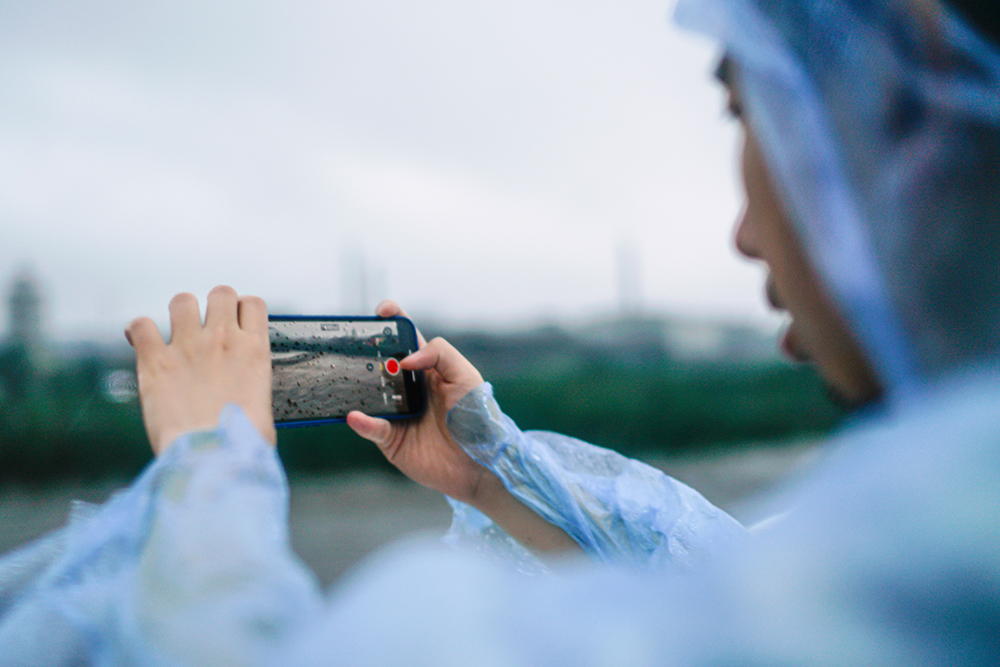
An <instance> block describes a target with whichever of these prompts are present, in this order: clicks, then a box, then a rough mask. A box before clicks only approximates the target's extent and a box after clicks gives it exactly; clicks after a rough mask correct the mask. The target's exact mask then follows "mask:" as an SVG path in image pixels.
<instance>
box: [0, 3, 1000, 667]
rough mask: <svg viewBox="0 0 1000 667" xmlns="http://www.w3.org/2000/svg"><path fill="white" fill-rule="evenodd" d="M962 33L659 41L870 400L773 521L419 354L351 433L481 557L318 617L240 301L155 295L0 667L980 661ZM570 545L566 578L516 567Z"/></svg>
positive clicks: (973, 118) (816, 322)
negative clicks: (516, 419) (428, 491)
mask: <svg viewBox="0 0 1000 667" xmlns="http://www.w3.org/2000/svg"><path fill="white" fill-rule="evenodd" d="M980 10H981V7H980V6H979V5H976V4H975V3H971V2H969V3H961V4H960V3H958V2H957V1H956V2H952V3H950V4H940V3H938V2H936V1H935V0H869V1H867V2H858V1H856V0H681V2H680V3H679V4H678V8H677V18H678V21H679V22H681V23H682V24H683V25H686V26H688V27H693V28H696V29H700V30H702V31H704V32H708V33H709V34H711V35H714V36H715V37H716V38H718V39H719V41H720V42H721V43H722V45H723V47H724V50H725V54H726V55H725V58H724V60H723V65H722V67H721V68H720V75H721V78H722V79H723V80H724V82H725V83H726V85H727V86H729V89H730V96H731V100H730V108H731V109H732V110H733V112H734V113H735V114H736V115H737V116H738V117H739V118H740V120H741V123H742V124H743V125H744V127H745V130H746V132H745V145H744V148H743V153H742V155H743V157H742V163H743V174H744V185H745V188H746V194H747V206H746V210H745V212H744V215H743V217H742V220H741V221H740V223H739V226H738V230H737V234H736V239H737V246H738V248H739V249H740V250H741V251H742V252H744V253H745V254H747V255H749V256H751V257H754V258H757V259H759V260H760V261H762V262H763V263H764V264H765V265H766V267H767V269H768V271H769V279H768V294H769V298H770V299H771V301H772V302H773V303H774V304H775V305H776V306H778V307H782V308H786V309H788V311H789V312H790V313H791V315H792V318H793V320H792V324H791V326H790V328H789V330H788V332H787V333H786V334H785V335H784V338H783V343H782V344H783V346H784V347H785V349H786V350H788V351H789V352H790V353H791V354H793V355H795V356H796V357H808V358H811V359H813V360H814V362H815V363H816V365H817V367H818V369H819V370H820V372H821V373H822V374H823V375H824V377H826V379H827V380H828V381H829V382H830V383H831V385H832V386H834V387H835V388H837V389H838V390H839V391H840V392H841V393H842V394H844V396H845V397H846V398H848V399H850V400H852V401H855V402H858V403H861V404H865V406H866V407H865V408H864V409H862V410H861V411H859V413H858V414H857V415H856V417H855V418H854V420H853V423H852V424H850V425H849V426H847V427H846V428H845V429H844V430H843V431H842V433H840V434H839V435H838V436H836V437H835V438H834V440H833V442H832V443H831V445H830V446H831V452H830V455H829V457H828V460H827V461H826V462H825V465H824V466H822V467H821V468H820V469H818V470H816V471H815V472H813V473H812V474H811V475H810V476H808V477H806V478H805V479H802V480H800V481H799V482H798V483H797V484H796V485H794V486H793V487H792V488H790V489H788V490H786V491H785V492H784V493H783V497H782V498H780V499H776V501H775V502H776V504H779V505H780V506H782V507H787V508H790V509H789V511H788V512H787V513H786V514H785V515H784V517H783V518H782V519H781V520H779V521H777V522H774V523H772V524H770V525H769V526H767V527H765V528H763V529H762V530H760V531H756V532H753V533H747V532H746V531H744V530H742V529H741V528H740V527H739V526H738V525H736V524H735V522H734V521H732V520H731V519H729V518H728V517H727V516H725V515H724V514H723V513H721V512H719V511H718V510H716V509H714V508H712V507H711V506H710V505H708V503H707V502H705V501H704V499H702V498H701V497H700V496H698V495H697V494H695V493H694V492H693V491H690V490H689V489H687V488H686V487H683V485H679V484H678V483H676V482H674V481H673V480H670V479H669V478H667V477H665V476H662V475H660V474H658V473H655V471H651V470H650V469H649V468H646V467H644V466H642V465H641V464H638V463H636V462H632V461H629V460H627V459H624V458H622V457H619V456H617V455H614V454H612V453H610V452H606V451H604V450H599V449H597V448H593V447H591V446H589V445H586V444H584V443H580V442H578V441H573V440H570V439H568V438H564V437H562V436H558V435H555V434H547V433H524V432H522V431H520V430H519V429H518V428H517V427H516V425H514V424H513V423H512V422H511V421H510V420H509V419H507V418H506V417H505V416H504V415H503V413H502V412H501V411H500V408H499V406H498V405H497V403H496V401H495V400H494V399H493V398H492V395H491V392H490V388H489V385H488V384H486V383H483V382H482V378H481V377H480V376H479V374H478V372H477V371H476V370H475V369H474V368H473V367H471V365H469V364H468V362H467V361H465V360H464V359H463V358H462V357H461V355H460V354H459V353H458V352H457V351H456V350H454V348H452V347H451V346H450V345H448V344H447V343H446V342H445V341H442V340H434V341H431V342H429V343H427V344H426V345H424V346H422V347H421V349H420V350H419V351H418V352H416V353H415V354H414V355H412V356H411V357H409V358H407V359H406V360H405V362H404V364H403V365H404V366H405V367H408V368H422V369H425V370H426V371H427V373H428V376H429V378H430V386H431V391H432V393H431V405H430V409H429V411H428V413H427V415H426V416H425V417H424V418H422V419H421V420H420V421H418V422H415V423H411V424H408V425H390V424H388V423H387V422H382V421H379V420H375V419H371V418H369V417H366V416H365V415H362V414H360V413H352V415H351V416H350V417H349V424H350V425H351V427H352V428H354V429H355V430H356V431H358V432H359V433H360V434H361V435H363V436H364V437H367V438H369V439H371V440H373V441H374V442H375V443H376V444H377V445H378V446H379V447H380V448H381V449H382V451H383V452H384V453H385V454H386V456H387V457H388V458H389V459H390V460H391V461H392V462H393V463H395V464H396V465H397V466H398V467H399V468H400V469H401V470H403V471H404V472H406V473H407V474H408V475H410V476H411V477H413V478H414V479H416V480H417V481H419V482H421V483H423V484H426V485H428V486H431V487H433V488H437V489H439V490H441V491H443V492H445V493H448V494H450V495H451V496H452V498H454V499H455V508H456V512H455V513H456V525H455V526H453V529H452V533H451V536H452V538H454V541H456V542H463V541H464V540H469V541H471V543H472V544H475V545H477V546H478V548H479V551H470V550H467V549H448V548H446V547H443V546H441V545H437V544H427V543H408V544H402V545H398V546H396V547H394V548H392V549H390V550H389V551H387V552H385V553H383V554H381V555H380V556H378V557H377V558H376V559H374V560H373V561H372V562H370V563H369V564H367V565H366V566H364V567H363V568H362V569H361V570H359V571H358V572H357V573H355V574H354V575H353V576H352V577H351V578H350V579H349V580H347V581H345V582H342V583H341V584H340V585H339V586H338V587H336V588H335V589H334V590H333V591H331V593H330V594H329V595H328V596H326V595H324V594H323V593H322V592H321V591H319V589H318V586H317V584H316V582H315V578H314V577H312V576H311V574H310V573H309V572H308V570H306V568H304V567H303V566H302V565H301V564H300V563H299V562H298V561H297V560H296V559H295V557H294V555H293V554H292V552H291V550H290V549H289V547H288V536H287V527H286V525H285V521H286V509H285V501H286V493H287V489H286V487H285V484H284V478H283V475H282V472H281V468H280V465H279V463H278V461H277V459H276V456H275V454H274V449H273V447H272V445H273V443H274V431H273V424H272V423H271V421H270V399H269V393H268V390H269V387H268V379H269V376H268V343H267V334H266V326H265V322H266V317H265V315H266V310H265V307H264V304H263V303H262V302H261V301H260V300H259V299H256V298H254V297H240V296H238V295H237V294H236V292H235V291H233V290H232V289H230V288H217V289H215V290H213V291H212V292H211V293H210V294H209V297H208V304H207V309H206V317H205V321H204V323H203V322H202V321H201V318H200V314H199V310H198V306H197V302H196V300H195V299H194V297H193V296H191V295H179V296H178V297H176V298H175V299H174V300H173V301H172V302H171V304H170V315H171V328H172V336H171V341H170V343H169V344H166V343H164V341H163V339H162V338H161V337H160V336H159V333H158V332H157V331H156V329H155V327H153V326H152V323H151V322H150V321H149V320H148V319H139V320H136V321H134V322H133V323H132V324H131V325H129V328H128V336H129V339H130V341H131V342H132V343H133V345H134V346H135V348H136V356H137V370H138V377H139V383H140V393H141V396H142V405H143V419H144V423H145V426H146V429H147V432H148V434H149V437H150V442H151V445H152V447H153V449H154V451H155V452H156V453H157V458H156V460H155V462H154V463H153V464H152V465H151V466H150V468H149V469H147V470H146V471H145V472H144V473H143V475H142V476H141V477H140V478H139V479H138V480H137V481H136V482H135V483H134V484H133V485H132V486H131V487H130V488H129V489H127V490H126V491H124V492H123V493H122V494H121V495H119V496H118V497H116V498H113V499H112V500H111V501H109V502H108V503H107V504H106V505H105V506H103V507H101V508H97V509H92V510H90V511H85V512H79V513H78V515H77V516H75V517H74V519H73V520H72V521H71V523H70V525H69V526H68V527H67V528H66V529H65V530H64V531H63V532H62V533H60V534H59V535H57V536H54V537H53V538H52V539H50V540H49V541H46V542H43V543H41V544H37V545H34V546H30V547H28V548H27V549H26V550H25V551H23V552H21V553H19V554H15V561H13V562H12V561H7V562H6V563H5V565H4V566H2V567H0V574H3V577H4V578H3V581H5V582H7V583H6V584H5V585H4V586H2V587H0V588H2V589H3V590H4V591H5V596H4V598H3V599H2V607H0V613H2V617H0V649H2V651H0V655H3V656H4V657H5V660H6V661H7V662H9V663H11V664H18V665H21V664H25V665H27V664H39V665H44V664H102V665H110V664H142V665H178V664H183V665H203V664H204V665H209V664H211V665H218V664H249V665H253V664H261V665H314V664H327V663H329V662H337V663H341V664H371V665H384V664H393V663H404V664H417V665H419V664H433V665H441V664H469V663H475V664H495V665H523V664H536V665H537V664H545V665H561V664H567V665H568V664H573V665H581V664H582V665H588V664H593V665H599V664H615V665H654V664H655V665H720V664H740V665H756V664H761V665H762V664H802V665H844V664H866V665H868V664H879V665H913V664H921V665H955V664H961V665H993V664H997V662H998V659H1000V536H998V533H997V529H996V526H997V524H998V523H1000V458H998V454H1000V452H998V449H997V445H998V442H1000V413H998V411H997V410H996V405H997V404H998V402H1000V382H998V380H1000V368H998V361H1000V310H998V307H997V306H998V304H997V299H998V298H1000V289H998V288H1000V285H998V282H1000V271H997V263H996V255H997V245H998V244H997V240H998V234H1000V225H998V222H1000V180H998V178H997V176H998V172H1000V86H998V83H1000V54H998V52H997V46H996V42H997V41H1000V39H998V34H997V33H996V32H995V31H994V32H989V33H988V34H990V35H991V37H990V38H989V39H988V38H986V37H985V36H984V33H987V29H988V27H989V26H991V25H992V26H993V27H994V28H995V26H996V24H995V23H994V24H991V23H989V22H988V21H989V14H988V13H980ZM972 26H977V27H972ZM983 26H987V28H984V27H983ZM991 40H992V41H991ZM396 312H399V308H398V306H397V305H395V304H392V303H387V304H383V305H382V306H381V307H380V314H382V315H388V314H393V313H396ZM508 538H511V539H508ZM512 544H516V545H520V546H521V547H527V549H523V550H522V551H511V550H510V549H512V548H513V547H512ZM505 550H507V551H505ZM577 550H578V551H581V552H583V553H584V554H586V555H588V556H590V558H588V557H587V556H577V557H575V558H574V557H569V558H567V559H559V558H547V557H546V558H545V559H544V560H541V559H537V558H535V559H534V560H530V558H534V556H531V552H533V553H536V554H549V553H553V552H555V553H564V552H567V551H568V552H574V551H577ZM483 551H487V552H489V553H503V554H504V558H510V559H512V560H513V563H514V567H511V566H510V565H507V564H502V563H497V562H495V560H491V559H489V558H484V557H483V556H482V552H483ZM529 557H530V558H529ZM595 561H596V562H595ZM538 564H541V565H543V566H544V568H545V570H544V572H542V573H539V569H538V568H537V567H534V566H535V565H538ZM525 569H528V570H529V571H530V572H533V573H536V576H526V574H525V573H524V572H522V570H525Z"/></svg>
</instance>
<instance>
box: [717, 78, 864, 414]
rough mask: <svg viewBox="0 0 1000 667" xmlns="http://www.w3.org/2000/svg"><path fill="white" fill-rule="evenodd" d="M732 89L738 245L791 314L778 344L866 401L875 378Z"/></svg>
mask: <svg viewBox="0 0 1000 667" xmlns="http://www.w3.org/2000/svg"><path fill="white" fill-rule="evenodd" d="M730 95H731V104H730V108H731V110H732V111H733V113H734V115H736V116H737V117H738V118H740V122H741V125H743V130H744V144H743V153H742V167H743V187H744V190H745V195H746V203H745V206H744V209H743V213H742V215H741V216H740V219H739V221H738V223H737V226H736V248H737V249H738V250H739V252H740V253H741V254H743V255H745V256H747V257H749V258H751V259H755V260H760V261H761V262H762V263H763V264H764V265H765V266H766V268H767V270H768V277H767V297H768V301H769V302H770V303H771V304H772V305H773V306H774V307H775V308H777V309H779V310H785V311H787V312H788V313H789V315H791V323H790V324H789V325H788V328H787V329H786V330H785V333H784V335H783V338H782V349H783V350H784V351H785V353H786V354H787V355H788V356H790V357H791V358H793V359H795V360H798V361H812V362H814V363H815V364H816V366H817V367H818V369H819V372H820V374H821V375H822V376H823V377H824V379H825V380H826V381H827V382H828V383H829V384H830V386H831V388H832V389H833V390H834V392H835V393H836V394H838V395H839V396H841V397H842V398H843V399H845V400H847V401H849V402H851V403H864V402H867V401H870V400H872V399H874V398H876V397H877V396H878V395H879V394H880V393H881V388H880V387H879V384H878V381H877V380H876V378H875V375H874V373H873V372H872V370H871V368H870V366H869V365H868V363H867V361H866V359H865V357H864V355H863V354H862V353H861V350H860V348H859V347H858V345H857V343H856V342H855V340H854V339H853V337H852V336H851V334H850V333H849V332H848V330H847V327H846V326H845V324H844V321H843V320H842V319H841V317H840V315H839V313H837V311H836V310H835V309H834V307H833V304H832V303H831V302H830V300H829V299H828V298H827V296H826V295H825V294H824V293H823V290H822V288H821V287H820V284H819V281H818V280H817V278H816V276H815V274H814V272H813V271H812V268H811V267H810V265H809V263H808V261H807V260H806V256H805V253H804V252H803V250H802V247H801V245H800V244H799V242H798V239H797V238H796V236H795V233H794V230H793V229H792V226H791V223H790V221H789V220H788V218H787V216H786V215H785V212H784V209H783V207H782V205H781V202H780V201H779V200H778V196H777V193H776V192H775V189H774V186H773V184H772V182H771V179H770V176H769V174H768V171H767V168H766V165H765V164H764V158H763V155H762V154H761V151H760V146H759V145H758V143H757V139H756V137H755V136H754V134H753V132H752V131H751V130H750V128H749V127H747V125H746V124H745V123H744V122H743V119H742V118H741V117H740V112H739V109H740V107H739V101H738V97H737V92H736V91H735V90H734V89H733V87H732V85H731V84H730Z"/></svg>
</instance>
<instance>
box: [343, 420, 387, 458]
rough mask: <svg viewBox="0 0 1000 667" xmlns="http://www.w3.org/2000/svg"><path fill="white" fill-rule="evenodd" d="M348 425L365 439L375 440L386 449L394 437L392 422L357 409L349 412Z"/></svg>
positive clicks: (381, 447)
mask: <svg viewBox="0 0 1000 667" xmlns="http://www.w3.org/2000/svg"><path fill="white" fill-rule="evenodd" d="M347 425H348V426H350V427H351V429H352V430H353V431H354V432H355V433H357V434H358V435H360V436H361V437H362V438H364V439H365V440H371V441H372V442H374V443H375V444H376V445H378V447H379V449H384V448H385V446H386V445H388V444H389V441H390V440H391V439H392V424H390V423H389V422H388V421H386V420H385V419H378V418H376V417H369V416H368V415H366V414H365V413H363V412H358V411H357V410H354V411H352V412H350V413H348V415H347Z"/></svg>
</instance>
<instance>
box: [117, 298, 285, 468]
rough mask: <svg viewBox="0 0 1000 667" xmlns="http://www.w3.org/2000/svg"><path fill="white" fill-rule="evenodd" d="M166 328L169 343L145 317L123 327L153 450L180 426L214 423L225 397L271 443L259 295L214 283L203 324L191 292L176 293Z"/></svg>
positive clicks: (184, 429)
mask: <svg viewBox="0 0 1000 667" xmlns="http://www.w3.org/2000/svg"><path fill="white" fill-rule="evenodd" d="M170 329H171V335H170V343H169V344H167V343H165V342H164V341H163V337H162V336H161V335H160V332H159V330H158V329H157V328H156V325H155V324H154V323H153V321H152V320H151V319H150V318H148V317H140V318H137V319H135V320H133V321H132V322H131V323H129V325H128V327H127V328H126V329H125V337H126V338H127V339H128V341H129V343H130V344H131V345H132V347H134V348H135V357H136V375H137V377H138V381H139V401H140V403H141V405H142V420H143V423H144V424H145V426H146V434H147V435H148V436H149V443H150V445H151V446H152V447H153V453H154V454H156V455H159V454H160V453H161V452H163V450H165V449H166V448H167V447H168V446H169V445H170V444H171V443H172V442H173V441H174V440H176V439H177V438H178V437H179V436H181V435H183V434H184V433H188V432H191V431H200V430H207V429H212V428H215V427H216V426H217V424H218V420H219V414H220V413H221V412H222V408H223V407H224V406H225V405H226V404H227V403H234V404H236V405H238V406H239V407H241V408H242V409H243V411H244V412H245V413H246V415H247V417H248V418H249V419H250V421H251V423H253V424H254V426H256V427H257V429H258V430H259V431H260V433H261V435H262V436H264V438H265V439H267V440H268V441H270V442H271V443H272V444H274V442H275V439H276V438H275V431H274V419H273V417H272V413H271V347H270V342H269V340H268V333H267V306H266V305H264V301H263V300H261V299H260V298H258V297H254V296H238V295H237V294H236V292H235V290H233V288H231V287H224V286H220V287H216V288H215V289H213V290H212V291H211V292H210V293H209V295H208V306H207V308H206V314H205V323H204V325H202V321H201V313H200V311H199V309H198V300H197V298H195V296H194V295H192V294H178V295H177V296H175V297H174V298H173V299H172V300H171V301H170Z"/></svg>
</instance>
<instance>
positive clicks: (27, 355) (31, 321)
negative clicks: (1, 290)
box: [0, 270, 46, 398]
mask: <svg viewBox="0 0 1000 667" xmlns="http://www.w3.org/2000/svg"><path fill="white" fill-rule="evenodd" d="M7 307H8V322H9V323H10V327H9V330H8V332H7V339H6V340H5V341H4V345H3V348H2V351H0V381H2V382H3V384H4V385H5V387H6V390H7V391H8V392H9V393H10V394H11V395H12V397H13V398H18V397H24V396H27V395H28V394H30V393H32V392H34V391H35V390H36V389H37V388H38V381H39V379H40V377H41V375H42V374H43V373H44V371H45V368H44V367H45V365H46V359H45V338H44V333H43V330H42V295H41V290H40V289H39V287H38V281H37V280H36V279H35V277H34V276H33V275H32V274H31V273H30V272H29V271H27V270H24V271H21V272H20V273H19V274H18V275H17V276H15V277H14V282H13V284H12V285H11V289H10V294H9V296H8V297H7Z"/></svg>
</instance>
